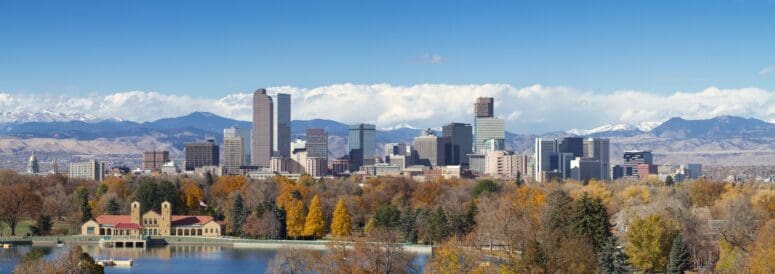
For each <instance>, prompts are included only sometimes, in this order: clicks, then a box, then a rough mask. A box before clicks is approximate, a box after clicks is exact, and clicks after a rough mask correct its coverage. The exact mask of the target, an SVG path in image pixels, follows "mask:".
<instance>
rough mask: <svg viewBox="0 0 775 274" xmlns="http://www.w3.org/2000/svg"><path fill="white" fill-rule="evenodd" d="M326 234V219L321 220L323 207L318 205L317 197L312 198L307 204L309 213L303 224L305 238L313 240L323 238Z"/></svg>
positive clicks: (318, 199)
mask: <svg viewBox="0 0 775 274" xmlns="http://www.w3.org/2000/svg"><path fill="white" fill-rule="evenodd" d="M325 233H326V219H324V218H323V207H322V206H321V205H320V198H318V195H315V196H314V197H312V201H311V202H310V203H309V213H307V219H306V220H305V222H304V233H303V235H304V236H306V237H312V238H315V239H320V238H323V236H324V235H325Z"/></svg>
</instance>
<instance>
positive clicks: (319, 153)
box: [306, 128, 328, 162]
mask: <svg viewBox="0 0 775 274" xmlns="http://www.w3.org/2000/svg"><path fill="white" fill-rule="evenodd" d="M306 147H307V156H308V157H314V158H324V159H325V160H326V162H328V134H326V132H325V131H324V130H323V129H322V128H310V129H307V145H306Z"/></svg>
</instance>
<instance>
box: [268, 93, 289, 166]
mask: <svg viewBox="0 0 775 274" xmlns="http://www.w3.org/2000/svg"><path fill="white" fill-rule="evenodd" d="M272 102H273V103H274V106H273V108H272V110H273V113H272V114H273V115H272V127H273V130H272V134H273V135H272V155H274V156H281V157H290V156H291V148H290V144H291V95H290V94H286V93H278V94H275V95H272Z"/></svg>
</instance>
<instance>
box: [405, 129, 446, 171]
mask: <svg viewBox="0 0 775 274" xmlns="http://www.w3.org/2000/svg"><path fill="white" fill-rule="evenodd" d="M446 144H447V139H446V138H444V137H438V136H436V134H435V133H434V132H433V131H432V130H431V129H426V130H424V131H423V135H422V136H417V137H415V138H414V142H413V143H412V147H413V148H414V151H416V152H417V157H416V158H415V159H414V163H415V164H417V165H423V166H428V167H432V168H433V167H437V166H444V165H446V163H445V161H444V160H445V159H446V156H445V150H444V148H445V146H446Z"/></svg>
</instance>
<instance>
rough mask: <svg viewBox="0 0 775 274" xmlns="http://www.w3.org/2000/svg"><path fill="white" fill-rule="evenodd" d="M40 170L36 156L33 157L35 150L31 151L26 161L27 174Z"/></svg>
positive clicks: (36, 172) (33, 173)
mask: <svg viewBox="0 0 775 274" xmlns="http://www.w3.org/2000/svg"><path fill="white" fill-rule="evenodd" d="M39 172H40V167H38V157H35V152H34V151H33V152H32V155H30V160H29V161H28V162H27V174H30V175H35V174H38V173H39Z"/></svg>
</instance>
